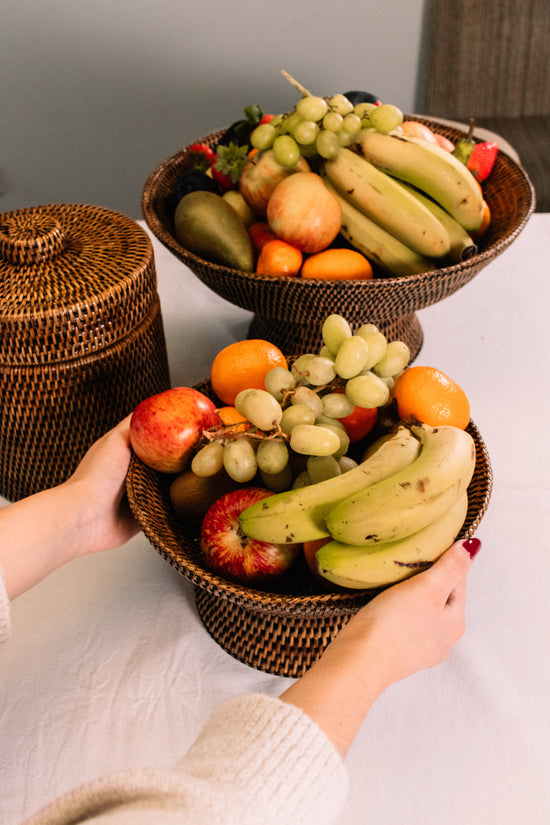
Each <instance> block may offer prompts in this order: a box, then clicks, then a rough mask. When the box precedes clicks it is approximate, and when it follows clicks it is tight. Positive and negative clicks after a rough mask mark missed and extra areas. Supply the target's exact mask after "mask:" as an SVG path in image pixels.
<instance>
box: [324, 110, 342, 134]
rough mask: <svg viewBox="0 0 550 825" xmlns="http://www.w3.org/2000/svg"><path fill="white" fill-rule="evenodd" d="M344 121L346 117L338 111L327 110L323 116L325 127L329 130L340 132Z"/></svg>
mask: <svg viewBox="0 0 550 825" xmlns="http://www.w3.org/2000/svg"><path fill="white" fill-rule="evenodd" d="M343 122H344V118H343V117H342V115H339V114H338V112H333V111H330V112H327V113H326V115H325V116H324V118H323V129H326V130H327V131H328V132H339V131H340V129H341V128H342V123H343Z"/></svg>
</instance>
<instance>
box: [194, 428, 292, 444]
mask: <svg viewBox="0 0 550 825" xmlns="http://www.w3.org/2000/svg"><path fill="white" fill-rule="evenodd" d="M236 426H240V425H238V424H237V425H235V424H227V425H222V426H221V427H210V429H209V430H203V431H202V435H203V438H205V439H206V440H207V441H234V440H235V439H237V438H245V437H249V438H255V439H257V440H258V441H277V440H283V441H289V436H288V435H287V434H286V433H284V432H283V430H281V427H280V425H279V424H277V425H276V426H275V427H274V428H273V430H271V431H270V432H265V430H258V429H257V428H256V427H250V428H249V429H248V430H236V429H235V427H236Z"/></svg>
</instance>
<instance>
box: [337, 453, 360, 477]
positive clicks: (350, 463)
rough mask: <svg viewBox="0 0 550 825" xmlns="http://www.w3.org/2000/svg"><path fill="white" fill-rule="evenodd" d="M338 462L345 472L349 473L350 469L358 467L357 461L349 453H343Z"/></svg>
mask: <svg viewBox="0 0 550 825" xmlns="http://www.w3.org/2000/svg"><path fill="white" fill-rule="evenodd" d="M338 464H339V465H340V470H341V471H342V472H343V473H347V472H348V470H353V468H354V467H357V461H355V459H354V458H352V457H351V456H349V455H342V456H340V458H339V459H338Z"/></svg>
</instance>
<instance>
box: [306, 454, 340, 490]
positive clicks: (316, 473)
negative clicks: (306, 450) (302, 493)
mask: <svg viewBox="0 0 550 825" xmlns="http://www.w3.org/2000/svg"><path fill="white" fill-rule="evenodd" d="M306 467H307V474H308V476H309V478H310V480H311V483H312V484H318V483H319V482H320V481H326V480H327V479H329V478H334V477H335V476H339V475H342V470H341V468H340V465H339V463H338V461H337V459H336V458H334V456H333V455H312V456H310V457H309V458H308V460H307V463H306Z"/></svg>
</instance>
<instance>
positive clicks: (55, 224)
mask: <svg viewBox="0 0 550 825" xmlns="http://www.w3.org/2000/svg"><path fill="white" fill-rule="evenodd" d="M0 330H1V339H0V404H1V407H0V415H1V418H0V493H1V494H2V495H3V496H4V497H5V498H7V499H9V500H12V501H15V500H17V499H20V498H23V497H24V496H26V495H29V494H31V493H34V492H37V491H38V490H41V489H45V488H46V487H50V486H53V485H55V484H58V483H60V482H61V481H63V480H65V479H66V478H67V477H68V476H69V475H70V473H71V472H72V471H73V470H74V469H75V467H76V465H77V464H78V462H79V460H80V458H81V457H82V455H83V454H84V452H85V451H86V449H87V448H88V447H89V446H90V445H91V444H92V443H93V442H94V441H95V440H96V439H97V438H98V437H99V436H100V435H102V434H103V433H104V432H106V431H107V430H108V429H110V428H111V427H112V426H114V425H115V424H116V423H117V422H118V421H120V420H121V419H122V418H123V417H124V416H125V415H127V414H128V413H130V412H131V411H132V410H133V409H134V408H135V406H136V405H137V404H138V403H139V402H140V401H141V400H143V398H145V397H147V396H148V395H152V394H154V393H156V392H160V391H162V390H164V389H167V388H168V387H169V371H168V360H167V353H166V344H165V338H164V328H163V323H162V315H161V308H160V302H159V298H158V293H157V282H156V272H155V266H154V257H153V249H152V245H151V242H150V239H149V237H148V236H147V233H146V232H144V230H143V229H142V228H141V227H140V226H139V225H138V224H137V223H136V222H135V221H133V220H131V219H130V218H127V217H126V216H124V215H120V214H118V213H115V212H112V211H110V210H108V209H103V208H101V207H95V206H88V205H84V204H75V205H67V204H60V205H55V204H53V205H46V206H37V207H29V208H27V209H22V210H18V211H14V212H8V213H4V214H2V215H0Z"/></svg>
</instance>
